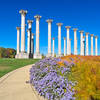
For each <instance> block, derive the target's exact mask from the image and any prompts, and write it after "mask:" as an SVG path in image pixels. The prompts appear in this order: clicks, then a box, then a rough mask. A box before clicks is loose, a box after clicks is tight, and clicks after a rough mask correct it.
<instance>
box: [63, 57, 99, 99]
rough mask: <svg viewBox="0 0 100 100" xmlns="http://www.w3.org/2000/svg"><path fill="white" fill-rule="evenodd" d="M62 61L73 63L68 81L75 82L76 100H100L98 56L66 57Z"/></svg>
mask: <svg viewBox="0 0 100 100" xmlns="http://www.w3.org/2000/svg"><path fill="white" fill-rule="evenodd" d="M62 59H63V60H68V61H71V60H72V59H74V60H73V62H74V63H75V66H74V67H72V69H71V74H70V75H69V80H72V81H77V82H78V84H77V85H76V86H75V87H74V89H75V91H76V94H75V96H76V98H77V99H76V100H100V56H67V57H62Z"/></svg>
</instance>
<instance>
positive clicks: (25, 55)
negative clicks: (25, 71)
mask: <svg viewBox="0 0 100 100" xmlns="http://www.w3.org/2000/svg"><path fill="white" fill-rule="evenodd" d="M15 58H17V59H29V58H33V55H32V54H28V53H19V54H17V55H16V56H15Z"/></svg>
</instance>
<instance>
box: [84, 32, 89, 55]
mask: <svg viewBox="0 0 100 100" xmlns="http://www.w3.org/2000/svg"><path fill="white" fill-rule="evenodd" d="M85 34H86V56H88V55H89V54H88V53H89V50H88V48H89V47H88V34H89V33H88V32H87V33H85Z"/></svg>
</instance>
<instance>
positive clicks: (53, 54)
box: [52, 38, 55, 57]
mask: <svg viewBox="0 0 100 100" xmlns="http://www.w3.org/2000/svg"><path fill="white" fill-rule="evenodd" d="M52 56H53V57H54V56H55V38H53V51H52Z"/></svg>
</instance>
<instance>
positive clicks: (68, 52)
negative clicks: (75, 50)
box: [66, 26, 70, 55]
mask: <svg viewBox="0 0 100 100" xmlns="http://www.w3.org/2000/svg"><path fill="white" fill-rule="evenodd" d="M66 29H67V55H70V51H69V29H70V26H66Z"/></svg>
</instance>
